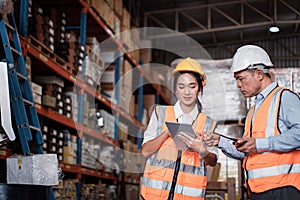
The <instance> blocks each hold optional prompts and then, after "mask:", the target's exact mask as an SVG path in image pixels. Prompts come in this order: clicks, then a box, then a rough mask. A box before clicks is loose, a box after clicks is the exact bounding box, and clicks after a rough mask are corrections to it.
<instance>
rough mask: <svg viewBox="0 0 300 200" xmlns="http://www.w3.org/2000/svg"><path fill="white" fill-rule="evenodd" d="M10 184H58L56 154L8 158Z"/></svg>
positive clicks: (8, 179)
mask: <svg viewBox="0 0 300 200" xmlns="http://www.w3.org/2000/svg"><path fill="white" fill-rule="evenodd" d="M6 164H7V183H8V184H31V185H48V186H50V185H57V184H58V170H57V168H58V160H57V155H56V154H38V155H33V156H22V157H10V158H7V160H6Z"/></svg>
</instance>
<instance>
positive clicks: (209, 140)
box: [203, 132, 220, 147]
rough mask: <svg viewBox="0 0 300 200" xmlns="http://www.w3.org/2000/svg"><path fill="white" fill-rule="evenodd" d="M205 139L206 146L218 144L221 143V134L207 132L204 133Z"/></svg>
mask: <svg viewBox="0 0 300 200" xmlns="http://www.w3.org/2000/svg"><path fill="white" fill-rule="evenodd" d="M203 140H204V143H205V145H206V146H208V147H211V146H216V145H218V144H219V141H220V136H219V135H217V134H214V133H212V132H206V133H204V135H203Z"/></svg>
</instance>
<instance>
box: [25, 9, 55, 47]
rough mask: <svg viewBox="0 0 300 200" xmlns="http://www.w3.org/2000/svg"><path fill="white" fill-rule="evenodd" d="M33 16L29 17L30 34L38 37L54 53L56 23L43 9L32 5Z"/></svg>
mask: <svg viewBox="0 0 300 200" xmlns="http://www.w3.org/2000/svg"><path fill="white" fill-rule="evenodd" d="M29 6H30V10H31V11H32V15H29V19H28V20H29V25H30V26H29V27H28V29H29V30H28V32H29V34H31V35H33V36H34V37H36V38H37V39H38V40H39V41H40V42H42V43H43V44H44V45H45V46H46V47H48V48H49V49H50V50H52V51H54V23H53V21H52V20H51V19H50V17H49V16H47V15H46V14H45V13H46V11H45V10H44V9H43V8H41V7H35V6H34V5H30V4H29Z"/></svg>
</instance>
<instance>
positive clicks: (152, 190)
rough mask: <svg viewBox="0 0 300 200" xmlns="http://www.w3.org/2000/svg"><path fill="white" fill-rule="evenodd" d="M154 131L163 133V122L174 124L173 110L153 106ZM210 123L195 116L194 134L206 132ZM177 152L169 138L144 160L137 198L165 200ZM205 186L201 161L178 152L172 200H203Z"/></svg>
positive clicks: (194, 154)
mask: <svg viewBox="0 0 300 200" xmlns="http://www.w3.org/2000/svg"><path fill="white" fill-rule="evenodd" d="M156 111H157V115H158V126H157V127H158V131H159V132H160V133H161V132H163V131H164V130H165V129H166V125H165V121H173V122H176V117H175V113H174V107H173V106H157V107H156ZM212 122H213V120H212V119H211V118H209V117H208V116H206V115H204V114H202V113H199V115H198V117H197V119H196V120H195V121H194V123H193V129H194V130H196V132H203V131H208V130H210V128H211V126H212ZM177 154H178V150H177V148H176V145H175V143H174V140H173V139H172V138H171V137H168V138H167V139H166V140H165V142H164V143H163V144H162V145H161V147H160V149H159V150H158V151H157V152H156V153H154V154H153V155H152V156H150V157H148V158H147V162H146V166H145V170H144V175H143V177H142V181H141V195H142V196H143V197H144V199H146V200H166V199H167V198H168V196H169V193H170V189H171V185H172V180H173V176H174V167H175V163H176V159H177ZM206 185H207V177H206V168H205V164H204V160H203V159H201V157H200V155H199V154H198V153H195V152H188V151H182V156H181V162H180V167H179V172H178V175H177V182H176V186H175V191H174V198H173V199H174V200H204V195H205V188H206Z"/></svg>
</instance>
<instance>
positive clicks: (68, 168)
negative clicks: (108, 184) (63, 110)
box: [20, 0, 169, 199]
mask: <svg viewBox="0 0 300 200" xmlns="http://www.w3.org/2000/svg"><path fill="white" fill-rule="evenodd" d="M20 2H21V3H20V5H21V9H20V21H21V22H22V23H20V32H21V34H22V36H24V38H21V44H22V47H23V53H24V55H30V56H31V57H32V58H34V59H36V60H38V61H39V62H40V63H43V65H45V66H47V68H49V69H50V70H52V71H53V73H55V74H58V75H59V76H60V77H62V78H63V79H64V80H66V81H68V82H69V83H72V84H74V85H75V86H76V87H78V88H80V94H81V95H83V94H84V93H88V94H89V95H91V96H94V97H95V99H97V100H98V101H99V102H101V103H102V104H103V105H105V106H107V107H108V108H111V109H112V110H113V111H114V112H115V113H116V116H117V120H116V121H115V139H111V138H108V137H104V136H103V135H102V134H99V132H98V131H96V130H93V129H90V128H88V127H86V126H84V125H83V123H82V122H83V119H82V118H81V116H82V113H83V110H82V109H83V103H84V102H83V98H82V96H81V97H80V98H81V99H80V100H79V115H78V116H79V118H78V120H77V122H74V121H73V120H71V119H69V118H67V117H65V116H62V115H60V114H58V113H57V112H55V111H53V110H51V109H47V108H45V107H43V106H40V105H37V112H38V113H39V115H41V116H44V117H45V118H48V119H51V120H52V121H54V122H56V123H59V124H62V125H63V126H65V127H69V128H71V129H73V130H76V129H77V130H78V147H79V149H78V162H77V163H78V164H77V165H70V164H65V163H61V167H62V169H63V171H65V172H70V173H74V174H76V177H77V178H78V179H79V181H78V184H77V198H78V199H79V191H80V184H81V183H80V179H81V178H82V175H88V176H92V177H97V178H101V179H108V180H112V181H116V177H115V176H114V175H113V174H112V173H106V172H102V171H97V170H91V169H88V168H85V167H82V166H81V165H80V163H81V157H80V156H81V137H82V136H83V135H85V134H86V135H89V136H91V137H93V138H95V139H97V140H100V141H104V142H106V143H109V144H113V145H116V146H117V145H118V140H117V139H118V122H119V120H120V117H122V119H123V120H127V121H128V122H130V123H131V124H133V125H134V126H136V127H137V128H138V130H139V136H141V134H142V132H143V130H144V126H143V125H142V123H141V119H142V115H143V113H142V112H143V111H142V105H143V102H142V100H143V99H142V98H141V97H142V95H143V87H140V88H139V89H138V95H139V100H138V104H139V112H138V119H134V118H132V116H131V115H130V114H129V113H126V112H125V111H123V110H122V109H121V108H120V107H119V106H118V103H112V102H111V101H110V100H108V99H107V98H106V97H105V96H104V95H103V94H100V93H98V92H95V91H94V90H93V89H92V88H91V87H90V86H89V85H87V84H86V83H85V82H84V81H83V80H84V77H81V80H78V79H76V77H75V75H73V74H71V73H70V72H69V71H68V70H66V68H68V64H66V63H65V62H64V61H62V59H60V58H59V57H58V56H57V55H55V54H54V53H53V52H51V50H49V49H48V48H47V47H45V46H44V45H43V44H42V43H41V42H39V41H37V40H36V39H35V38H34V37H32V36H28V33H27V30H28V27H27V26H28V21H27V17H28V13H27V12H28V4H27V3H28V2H27V0H20ZM39 3H41V4H42V5H47V4H50V5H54V4H56V6H55V7H57V4H65V5H71V7H76V8H77V11H80V12H77V13H78V16H80V17H79V18H80V25H79V26H78V27H77V29H78V30H79V33H80V44H81V45H83V46H85V44H86V35H87V31H88V29H89V28H88V27H87V20H88V17H89V20H90V19H93V21H94V24H96V25H97V26H98V27H97V29H99V30H98V32H102V33H103V34H104V35H105V36H106V37H111V38H114V33H113V32H112V31H111V30H110V28H108V26H107V25H106V23H105V22H104V21H103V20H102V19H101V18H100V17H99V15H98V14H97V13H96V12H95V11H94V10H93V9H92V8H91V7H90V5H89V4H88V3H87V1H84V0H67V1H63V2H53V1H40V2H39ZM70 9H71V8H70ZM113 40H114V42H115V44H116V46H117V47H118V52H117V54H121V53H124V59H126V60H128V61H129V62H130V63H131V64H132V66H133V67H137V68H138V69H139V70H140V80H139V81H140V83H141V84H142V83H143V81H144V79H148V80H151V78H150V77H148V76H147V74H145V73H144V72H143V70H142V68H141V67H140V66H139V64H142V63H138V62H137V61H136V60H135V59H134V58H133V57H132V56H131V55H129V54H128V53H126V51H125V49H126V48H125V47H124V44H122V42H121V41H120V40H118V39H113ZM120 69H121V59H120V58H118V59H117V60H116V81H118V79H119V78H120V77H119V76H120V75H119V74H120ZM84 70H85V69H84V66H83V71H84ZM82 74H84V73H82ZM152 87H153V89H154V90H155V91H156V103H159V99H160V98H162V99H163V101H164V102H167V103H168V102H169V99H168V98H167V97H166V96H165V95H164V94H163V93H162V92H161V91H160V88H159V86H157V85H152ZM117 102H118V99H117ZM138 142H139V146H140V144H141V140H139V141H138ZM125 182H127V183H132V184H138V183H139V180H137V179H127V178H126V179H125Z"/></svg>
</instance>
